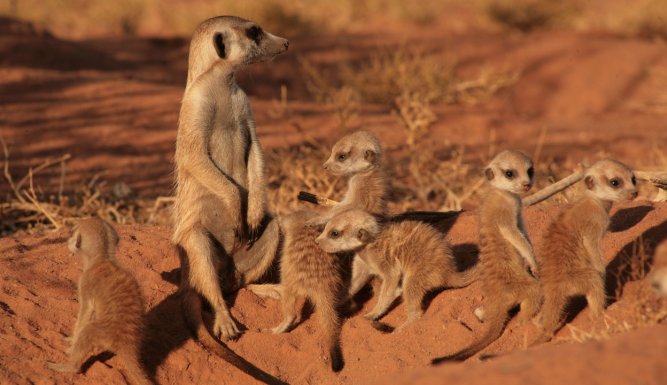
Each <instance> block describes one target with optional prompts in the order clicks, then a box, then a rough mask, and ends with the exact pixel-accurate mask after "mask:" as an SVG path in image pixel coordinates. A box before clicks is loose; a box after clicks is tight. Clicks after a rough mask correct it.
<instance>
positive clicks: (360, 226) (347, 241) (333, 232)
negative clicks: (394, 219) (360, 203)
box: [315, 209, 381, 253]
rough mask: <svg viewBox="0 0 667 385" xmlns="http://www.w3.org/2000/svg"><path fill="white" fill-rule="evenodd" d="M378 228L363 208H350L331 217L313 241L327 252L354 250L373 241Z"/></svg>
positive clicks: (373, 218)
mask: <svg viewBox="0 0 667 385" xmlns="http://www.w3.org/2000/svg"><path fill="white" fill-rule="evenodd" d="M380 229H381V227H380V224H379V223H378V221H377V219H376V218H375V217H374V216H373V215H371V214H369V213H368V212H366V211H364V210H360V209H350V210H346V211H343V212H340V213H338V214H336V215H335V216H334V217H333V218H331V219H330V220H329V221H328V222H327V224H326V225H325V226H324V230H323V231H322V233H321V234H320V235H319V236H318V237H317V238H316V239H315V243H317V245H318V246H319V247H320V248H321V249H322V250H324V251H326V252H327V253H340V252H349V251H355V250H359V249H361V248H363V247H364V246H366V245H367V244H369V243H371V242H373V241H374V240H375V238H376V237H377V235H378V234H379V233H380Z"/></svg>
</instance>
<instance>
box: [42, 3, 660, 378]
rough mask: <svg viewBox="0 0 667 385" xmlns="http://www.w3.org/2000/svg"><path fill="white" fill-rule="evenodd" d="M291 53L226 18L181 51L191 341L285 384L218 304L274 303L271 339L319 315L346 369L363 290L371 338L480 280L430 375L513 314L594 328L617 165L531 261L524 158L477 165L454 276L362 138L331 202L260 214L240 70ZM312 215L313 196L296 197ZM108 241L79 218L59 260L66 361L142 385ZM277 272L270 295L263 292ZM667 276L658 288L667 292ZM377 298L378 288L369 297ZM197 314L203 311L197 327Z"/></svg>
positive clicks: (180, 145)
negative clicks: (479, 326)
mask: <svg viewBox="0 0 667 385" xmlns="http://www.w3.org/2000/svg"><path fill="white" fill-rule="evenodd" d="M288 45H289V43H288V42H287V40H285V39H283V38H280V37H278V36H275V35H272V34H270V33H268V32H266V31H264V30H263V29H262V28H261V27H260V26H258V25H256V24H255V23H253V22H250V21H247V20H243V19H240V18H237V17H231V16H222V17H216V18H212V19H209V20H206V21H204V22H203V23H202V24H200V26H199V27H198V28H197V29H196V30H195V33H194V35H193V38H192V42H191V45H190V53H189V66H188V77H187V85H186V88H185V93H184V96H183V101H182V107H181V113H180V117H179V126H178V134H177V141H176V155H175V163H176V173H175V175H176V199H175V204H174V215H173V218H174V227H173V235H172V241H173V243H174V245H176V247H177V249H178V251H179V255H180V258H181V286H180V289H179V290H180V292H181V295H182V312H183V316H184V319H185V321H186V324H187V325H188V327H189V328H190V329H191V331H192V333H193V335H194V336H195V337H196V338H197V339H198V340H199V341H200V342H201V343H202V345H203V346H204V347H205V348H207V349H208V350H210V351H211V352H213V353H215V354H217V355H219V356H220V357H222V358H223V359H225V360H226V361H228V362H229V363H230V364H232V365H234V366H236V367H237V368H239V369H240V370H242V371H244V372H245V373H247V374H249V375H250V376H253V377H255V378H256V379H258V380H260V381H262V382H265V383H268V384H282V383H284V382H282V381H281V380H279V379H277V378H276V377H274V376H272V375H270V374H268V373H265V372H264V371H262V370H261V369H259V368H257V367H255V366H254V365H253V364H251V363H250V362H248V361H246V360H245V359H243V358H242V357H240V356H238V355H237V354H235V353H234V352H233V351H231V350H230V349H229V348H228V347H227V346H226V345H225V344H224V342H223V341H225V340H229V339H233V338H237V337H238V335H239V328H238V326H237V324H236V321H235V320H234V319H233V318H232V316H231V314H230V312H229V309H228V308H227V305H226V303H225V299H224V294H225V293H227V292H232V291H235V290H237V289H239V288H241V287H245V288H247V289H248V290H250V291H252V292H253V293H255V294H257V295H260V296H264V297H270V298H274V299H277V300H279V301H280V303H281V309H282V314H283V318H282V321H281V322H280V324H278V325H277V326H275V327H274V328H272V329H270V331H271V332H273V333H284V332H288V331H290V330H291V329H292V328H293V327H295V326H296V324H297V318H298V317H297V314H299V312H298V309H297V303H298V299H299V298H305V299H306V300H308V301H310V302H311V303H312V305H314V309H315V314H316V315H317V317H319V321H320V324H321V326H322V331H321V332H322V334H323V336H324V339H325V344H326V347H327V349H328V353H329V354H328V359H329V361H330V362H329V364H330V367H331V369H332V370H333V371H335V372H337V371H340V370H341V369H343V366H344V359H343V351H344V349H343V347H342V346H341V342H340V334H341V328H342V323H343V319H344V317H343V313H344V312H345V311H346V310H349V309H350V304H352V303H353V302H354V301H355V295H356V294H357V293H358V292H359V291H360V290H361V289H362V288H363V287H364V286H365V285H366V284H367V283H369V282H370V281H371V280H373V279H375V280H377V281H379V282H378V284H379V288H378V290H377V293H375V294H377V295H376V296H377V299H376V300H375V301H376V302H375V305H374V307H373V308H372V309H371V310H370V311H369V312H368V313H367V314H365V318H367V319H368V320H370V321H371V322H372V324H373V326H375V327H376V328H378V329H380V330H382V331H392V330H394V329H393V328H392V327H390V326H388V325H384V324H382V323H381V322H380V321H379V320H380V319H381V318H382V317H383V316H384V315H385V314H386V313H387V312H388V311H389V309H390V308H391V306H392V304H393V303H394V302H395V301H396V300H398V299H399V298H402V299H403V301H404V302H405V305H406V312H407V317H406V319H405V321H404V322H403V323H402V324H401V325H399V327H398V328H397V329H396V332H399V331H400V330H402V329H404V328H405V327H406V326H408V325H410V323H412V322H415V321H416V320H418V319H419V318H420V317H422V315H423V314H424V309H423V300H424V297H425V295H426V294H427V293H428V292H431V291H434V290H437V289H450V288H451V289H453V288H461V287H465V286H467V285H469V284H471V283H473V282H474V281H479V282H480V285H481V289H482V294H483V300H482V303H481V305H480V306H479V307H477V308H476V309H474V310H473V309H471V311H472V312H473V313H474V315H475V316H476V317H477V318H478V319H479V320H480V321H481V322H482V323H483V324H484V325H485V328H486V330H485V331H484V333H483V335H482V336H481V337H480V338H479V339H478V340H476V341H475V342H473V343H471V344H470V345H469V346H468V347H466V348H464V349H462V350H460V351H458V352H456V353H454V354H450V355H447V356H445V357H441V358H436V359H434V360H433V362H435V363H437V362H442V361H452V360H454V361H456V360H464V359H467V358H469V357H471V356H473V355H474V354H476V353H478V352H479V351H481V350H482V349H484V348H485V347H486V346H488V345H489V344H490V343H492V342H493V341H494V340H496V339H497V338H499V337H500V335H501V334H502V332H503V330H504V328H505V326H506V324H507V322H508V320H509V317H510V311H511V309H512V308H514V307H516V306H519V307H520V312H519V319H520V321H521V322H526V321H529V320H533V321H534V322H535V323H536V324H537V325H538V327H539V333H538V334H539V336H538V337H537V338H536V339H535V340H534V341H532V342H533V343H539V342H543V341H547V340H549V339H550V338H551V337H552V336H553V335H554V333H555V332H556V331H557V329H558V328H559V326H560V325H561V324H562V321H563V320H562V318H563V307H564V306H565V304H566V301H567V300H568V299H569V298H570V297H572V296H576V295H583V296H585V297H586V299H587V301H588V305H589V307H590V308H591V315H592V316H593V317H595V316H598V315H599V314H600V313H601V312H602V310H603V309H604V305H605V293H604V274H605V261H604V259H603V257H602V255H601V253H600V241H601V239H602V236H603V235H604V233H605V232H606V229H607V226H608V224H609V209H610V207H611V204H612V202H617V201H621V200H624V199H633V198H634V197H636V195H637V189H636V182H635V177H634V175H633V173H632V171H631V170H630V169H629V168H628V167H626V166H625V165H623V164H621V163H619V162H616V161H612V160H603V161H599V162H597V163H596V164H594V165H593V166H592V167H590V168H589V169H588V170H587V172H586V175H585V178H584V184H585V187H586V190H585V192H584V193H583V195H582V196H581V198H580V199H579V200H577V201H575V202H573V203H571V204H568V205H566V206H565V207H564V208H563V210H562V212H561V213H560V215H559V216H558V218H557V219H556V220H555V221H554V222H553V223H552V224H551V226H550V227H549V230H548V231H547V232H546V234H545V236H544V242H543V247H542V248H541V249H540V250H539V251H538V252H535V251H534V250H533V246H532V243H531V241H530V238H529V236H528V233H527V231H526V228H525V225H524V221H523V215H522V201H521V195H522V194H524V193H526V192H527V191H528V190H530V189H531V187H532V185H533V179H534V168H533V164H532V161H531V160H530V159H529V158H528V157H527V156H526V155H524V154H523V153H521V152H519V151H513V150H510V151H503V152H501V153H499V154H498V155H497V156H496V157H495V158H494V159H493V160H492V161H491V162H490V163H489V164H488V166H487V167H486V168H485V170H484V176H485V178H486V180H487V182H488V183H487V184H488V193H487V195H486V196H485V198H484V200H483V203H482V205H481V207H480V209H479V218H480V219H479V226H480V228H479V234H480V240H479V250H480V253H479V262H478V263H477V264H476V265H475V266H473V267H472V268H469V269H468V270H466V271H458V270H457V268H456V263H455V258H454V255H453V253H452V248H451V245H450V244H449V242H448V241H447V240H446V239H445V236H444V234H442V232H440V231H439V230H437V229H436V228H435V227H433V226H432V225H431V224H429V223H426V222H423V221H419V220H416V219H410V218H406V217H401V216H400V215H396V216H392V215H390V213H389V211H388V208H387V201H388V198H389V194H390V190H389V183H388V176H387V172H386V170H385V168H384V164H385V163H384V158H385V154H384V153H383V149H382V146H381V144H380V142H379V140H378V139H377V138H376V137H375V136H374V135H373V134H372V133H370V132H367V131H358V132H355V133H352V134H349V135H347V136H344V137H343V138H341V139H340V140H339V141H338V142H336V144H335V145H334V146H333V148H332V151H331V155H330V157H329V158H328V159H327V160H326V161H325V163H324V169H325V170H326V172H330V173H333V174H335V175H338V176H345V177H347V178H348V183H347V190H346V192H345V195H344V197H343V199H342V201H341V202H339V203H336V204H334V205H332V206H330V207H327V208H326V209H324V210H316V211H308V210H304V211H299V212H294V213H290V214H287V215H283V216H280V217H274V216H273V215H271V214H270V213H269V212H268V211H267V206H268V205H267V198H266V180H265V176H264V156H263V152H262V147H261V145H260V142H259V140H258V137H257V133H256V130H255V123H254V119H253V115H252V109H251V107H250V103H249V101H248V97H247V95H246V94H245V93H244V92H243V90H242V89H241V88H240V87H239V86H238V85H237V84H236V81H235V76H234V74H235V72H236V71H237V70H238V69H240V68H242V67H243V66H245V65H248V64H252V63H255V62H260V61H265V60H270V59H272V58H274V57H275V56H277V55H279V54H281V53H283V52H285V51H286V50H287V48H288ZM304 198H305V199H306V200H311V201H313V202H315V203H317V202H318V199H316V198H317V197H314V196H309V195H308V194H305V195H304ZM116 243H118V235H117V234H116V232H115V231H114V230H113V228H112V227H111V225H109V224H108V223H106V222H103V221H101V220H99V219H89V220H83V221H81V222H80V223H79V224H78V225H77V226H76V227H75V230H74V235H73V236H72V238H71V239H70V241H69V243H68V245H69V249H70V250H71V251H72V252H73V253H74V254H77V255H79V256H81V257H82V258H83V261H84V270H83V274H82V275H81V278H80V281H79V304H80V311H79V315H78V317H77V320H76V324H75V326H74V333H73V337H72V339H71V343H72V345H71V347H70V348H69V349H68V351H67V353H68V356H69V362H68V363H67V364H52V363H50V364H49V366H50V367H51V368H53V369H55V370H60V371H78V370H79V368H80V367H81V364H82V363H83V360H84V359H86V358H87V357H88V356H89V355H90V354H91V353H92V352H94V351H98V350H110V351H113V352H115V353H116V354H118V355H119V356H120V357H121V358H122V359H123V361H124V363H125V366H126V369H127V371H128V372H129V373H130V374H131V377H132V379H133V381H134V382H135V383H138V384H146V383H152V380H151V379H150V378H149V377H148V375H147V374H146V372H145V370H144V369H143V365H142V363H141V357H140V354H139V352H140V345H141V336H142V330H143V301H142V296H141V293H140V290H139V286H138V284H137V282H136V280H135V279H134V278H133V277H132V275H131V274H130V273H129V272H127V271H126V270H124V269H123V268H121V267H120V266H119V265H118V263H117V262H116V260H115V258H114V253H115V247H116ZM274 266H277V267H278V268H279V281H278V282H277V283H263V282H262V279H263V278H265V277H266V276H267V275H268V273H269V272H270V271H271V270H272V267H274ZM666 276H667V273H665V274H662V275H659V276H658V275H656V278H655V279H654V282H655V283H654V285H655V286H656V287H659V288H660V290H663V291H666V292H667V288H666V287H667V278H664V277H666ZM375 287H378V286H377V285H376V286H375ZM204 302H206V303H208V305H210V309H211V311H212V313H213V317H212V318H213V320H212V325H210V326H208V325H206V323H205V322H204V319H205V317H203V315H202V311H203V309H204V306H203V305H204Z"/></svg>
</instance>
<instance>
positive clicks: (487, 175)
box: [484, 167, 494, 180]
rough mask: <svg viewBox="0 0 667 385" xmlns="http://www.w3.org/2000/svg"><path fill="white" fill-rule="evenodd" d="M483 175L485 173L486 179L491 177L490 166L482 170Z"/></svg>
mask: <svg viewBox="0 0 667 385" xmlns="http://www.w3.org/2000/svg"><path fill="white" fill-rule="evenodd" d="M484 175H486V179H488V180H492V179H493V176H494V175H493V170H491V167H487V168H486V170H484Z"/></svg>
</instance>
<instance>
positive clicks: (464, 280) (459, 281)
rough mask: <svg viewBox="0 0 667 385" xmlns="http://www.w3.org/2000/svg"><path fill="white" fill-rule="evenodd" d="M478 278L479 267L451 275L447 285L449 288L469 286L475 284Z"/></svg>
mask: <svg viewBox="0 0 667 385" xmlns="http://www.w3.org/2000/svg"><path fill="white" fill-rule="evenodd" d="M478 276H479V266H475V267H472V268H470V269H468V270H466V271H461V272H458V273H456V274H454V275H452V276H451V277H450V278H449V280H448V282H447V284H448V286H449V287H453V288H460V287H466V286H469V285H470V284H471V283H473V282H475V281H476V280H477V278H478Z"/></svg>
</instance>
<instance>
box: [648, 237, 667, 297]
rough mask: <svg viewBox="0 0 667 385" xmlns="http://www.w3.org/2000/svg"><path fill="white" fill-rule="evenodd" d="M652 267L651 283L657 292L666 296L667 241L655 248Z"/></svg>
mask: <svg viewBox="0 0 667 385" xmlns="http://www.w3.org/2000/svg"><path fill="white" fill-rule="evenodd" d="M653 269H654V270H653V272H652V273H651V285H652V286H653V288H654V289H655V291H656V292H657V293H658V294H660V295H662V296H667V241H665V242H662V243H661V244H660V245H659V246H658V248H657V249H656V251H655V256H654V258H653Z"/></svg>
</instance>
